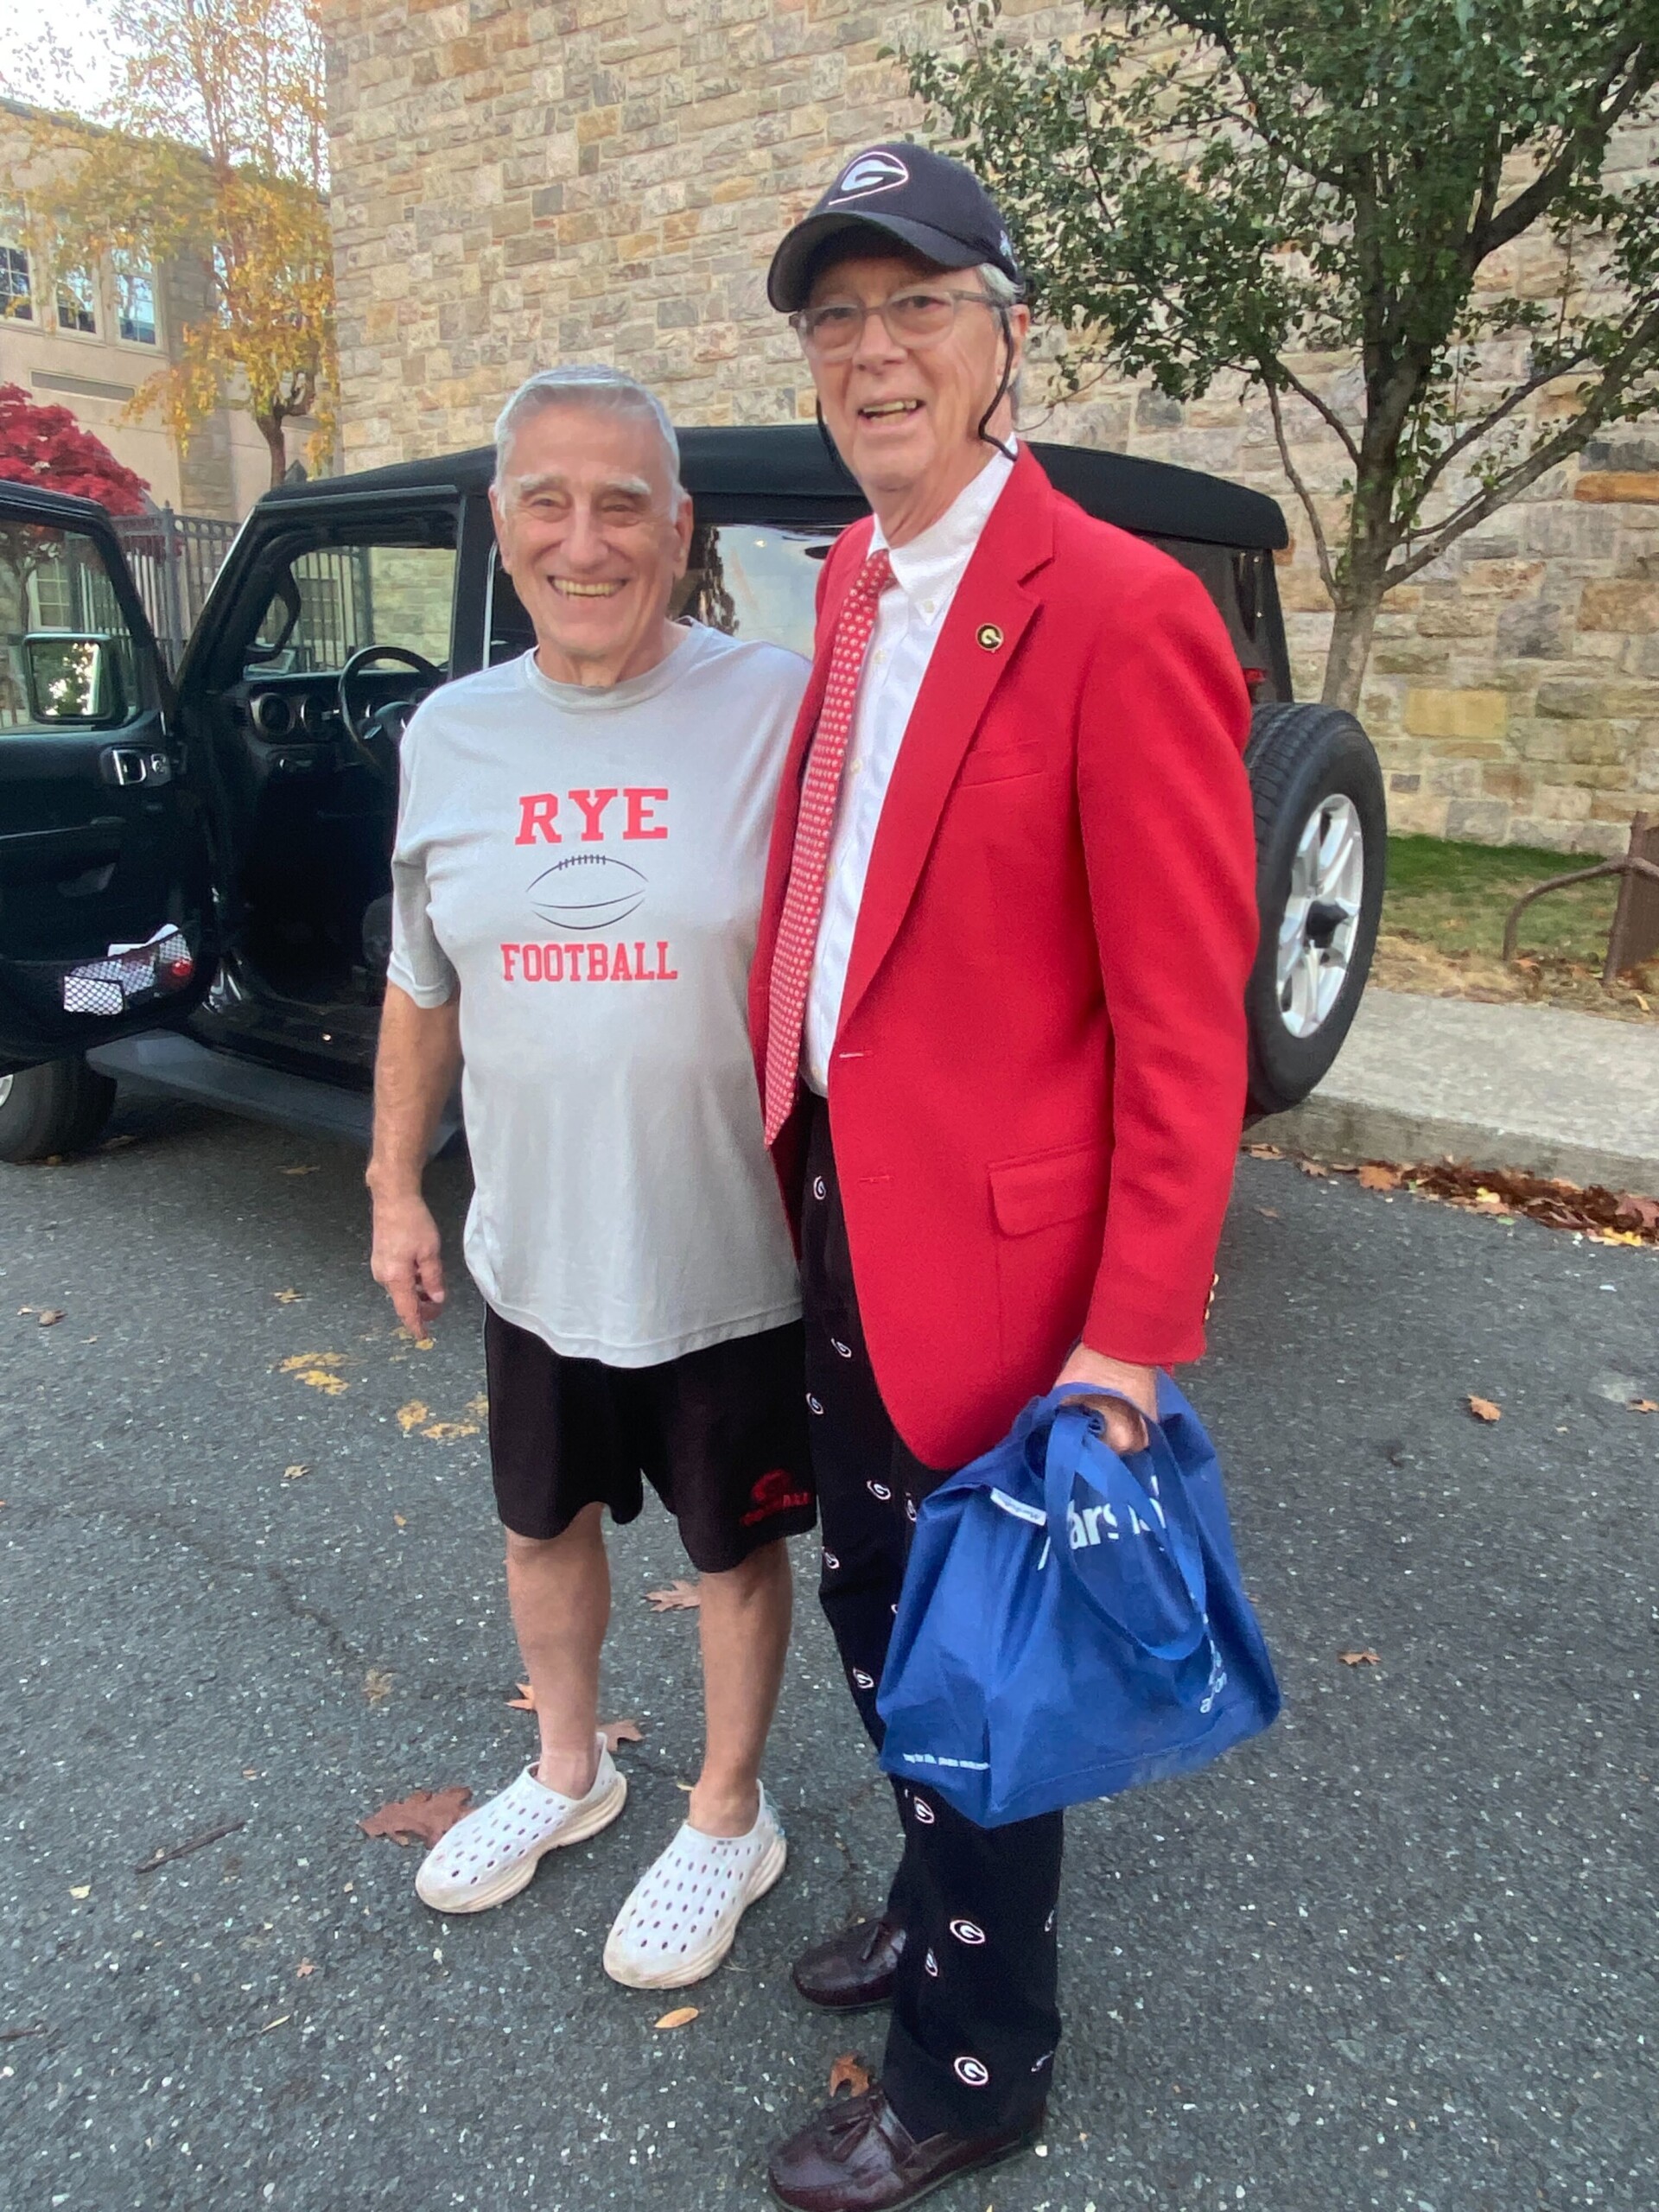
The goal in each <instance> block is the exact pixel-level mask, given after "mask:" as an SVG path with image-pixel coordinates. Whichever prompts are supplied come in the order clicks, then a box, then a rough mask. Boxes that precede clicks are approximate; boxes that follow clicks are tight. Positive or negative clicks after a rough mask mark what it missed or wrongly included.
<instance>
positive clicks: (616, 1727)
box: [599, 1720, 645, 1752]
mask: <svg viewBox="0 0 1659 2212" xmlns="http://www.w3.org/2000/svg"><path fill="white" fill-rule="evenodd" d="M599 1732H600V1734H601V1736H602V1737H603V1738H605V1748H606V1750H607V1751H611V1752H614V1751H616V1749H617V1748H618V1746H619V1745H622V1744H643V1743H644V1742H645V1732H644V1731H643V1730H642V1729H641V1727H640V1726H639V1722H638V1721H637V1720H601V1722H600V1724H599Z"/></svg>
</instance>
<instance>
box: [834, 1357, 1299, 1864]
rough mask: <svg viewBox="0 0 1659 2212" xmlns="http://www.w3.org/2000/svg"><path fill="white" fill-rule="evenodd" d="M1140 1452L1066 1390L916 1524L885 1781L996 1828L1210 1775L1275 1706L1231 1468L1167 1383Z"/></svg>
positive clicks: (1040, 1405) (888, 1712) (881, 1701)
mask: <svg viewBox="0 0 1659 2212" xmlns="http://www.w3.org/2000/svg"><path fill="white" fill-rule="evenodd" d="M1158 1414H1159V1418H1158V1420H1157V1421H1155V1422H1149V1423H1148V1424H1147V1434H1148V1443H1147V1449H1146V1450H1145V1451H1144V1452H1133V1453H1131V1454H1130V1455H1129V1456H1128V1458H1120V1457H1119V1455H1118V1454H1117V1453H1116V1452H1114V1451H1113V1450H1112V1449H1111V1447H1110V1446H1109V1445H1108V1443H1107V1442H1106V1440H1105V1435H1104V1433H1103V1424H1102V1422H1101V1420H1100V1418H1099V1416H1098V1414H1095V1413H1092V1412H1090V1410H1089V1408H1086V1407H1084V1406H1083V1405H1081V1404H1079V1402H1077V1398H1076V1397H1075V1396H1068V1395H1066V1394H1065V1393H1062V1392H1059V1391H1054V1392H1052V1393H1051V1394H1050V1395H1048V1396H1047V1397H1046V1398H1035V1399H1033V1401H1032V1402H1031V1404H1030V1405H1028V1406H1027V1408H1026V1409H1025V1411H1024V1412H1023V1413H1022V1414H1020V1418H1019V1420H1018V1421H1016V1422H1015V1423H1014V1428H1013V1430H1012V1431H1011V1433H1009V1434H1008V1435H1007V1437H1006V1438H1005V1439H1004V1440H1003V1441H1002V1442H1001V1444H999V1445H998V1446H996V1448H995V1450H994V1451H991V1452H987V1453H986V1454H985V1456H984V1457H983V1458H982V1459H976V1460H975V1461H974V1462H973V1463H972V1464H971V1465H969V1466H966V1467H964V1468H963V1469H962V1471H960V1473H958V1474H955V1475H952V1476H951V1477H950V1479H949V1481H947V1482H945V1483H943V1484H940V1486H939V1488H938V1490H936V1491H933V1493H932V1494H931V1497H928V1498H926V1499H925V1501H924V1503H923V1505H922V1508H921V1510H920V1512H919V1514H918V1516H917V1522H916V1530H915V1535H914V1537H913V1539H912V1545H911V1552H910V1558H909V1561H908V1563H907V1565H906V1569H905V1584H904V1591H903V1593H902V1595H901V1597H900V1599H899V1614H898V1618H897V1620H896V1621H895V1622H894V1624H893V1641H892V1643H891V1645H890V1646H889V1649H888V1652H887V1666H886V1668H885V1669H884V1670H883V1672H882V1676H881V1687H880V1692H879V1694H878V1695H877V1699H876V1707H877V1710H878V1712H879V1713H880V1716H881V1719H882V1720H883V1722H884V1723H885V1724H886V1735H885V1738H884V1740H883V1743H882V1747H881V1764H882V1765H883V1766H884V1767H885V1768H886V1769H887V1771H888V1773H889V1774H892V1775H895V1776H897V1777H899V1779H901V1780H903V1781H906V1782H918V1783H921V1782H925V1783H927V1785H928V1786H929V1788H930V1789H936V1790H938V1793H939V1795H940V1796H942V1797H944V1798H945V1799H947V1800H948V1801H949V1802H950V1804H952V1805H954V1806H955V1807H956V1808H957V1811H958V1812H961V1813H964V1814H966V1815H967V1816H968V1818H969V1820H971V1821H976V1822H977V1823H978V1825H979V1826H980V1827H1000V1826H1001V1825H1002V1824H1003V1823H1004V1822H1005V1821H1022V1820H1028V1819H1030V1818H1031V1817H1032V1816H1033V1815H1035V1814H1038V1813H1051V1812H1054V1811H1057V1810H1058V1808H1060V1807H1061V1806H1064V1805H1074V1804H1077V1803H1080V1802H1082V1801H1083V1800H1084V1799H1085V1798H1090V1797H1110V1796H1116V1794H1117V1792H1118V1791H1119V1790H1122V1789H1132V1788H1133V1787H1134V1786H1135V1784H1136V1783H1143V1782H1158V1781H1162V1780H1163V1779H1164V1778H1165V1777H1167V1776H1170V1775H1177V1774H1188V1773H1191V1772H1192V1770H1193V1769H1194V1768H1197V1767H1200V1766H1204V1765H1205V1764H1207V1763H1208V1762H1209V1761H1210V1760H1211V1759H1212V1758H1216V1757H1217V1755H1218V1754H1219V1753H1220V1752H1222V1751H1226V1750H1228V1749H1229V1748H1230V1745H1234V1744H1237V1743H1242V1742H1243V1739H1244V1738H1246V1737H1247V1736H1254V1735H1255V1734H1257V1733H1258V1732H1260V1731H1261V1730H1262V1729H1263V1728H1266V1727H1268V1726H1269V1725H1270V1724H1271V1723H1272V1721H1273V1719H1274V1715H1275V1714H1276V1713H1278V1710H1279V1685H1278V1683H1277V1682H1276V1681H1274V1673H1273V1664H1272V1662H1271V1661H1270V1660H1269V1658H1268V1650H1267V1646H1266V1644H1265V1643H1263V1642H1262V1632H1261V1630H1260V1629H1259V1628H1258V1627H1257V1626H1256V1622H1255V1613H1254V1611H1252V1610H1251V1606H1250V1603H1249V1599H1248V1598H1247V1597H1246V1596H1245V1594H1244V1592H1243V1587H1242V1586H1241V1584H1240V1581H1239V1574H1238V1561H1237V1559H1236V1556H1235V1554H1234V1551H1233V1540H1232V1533H1231V1530H1230V1528H1229V1525H1228V1521H1227V1507H1226V1503H1225V1500H1224V1497H1223V1496H1222V1485H1221V1470H1220V1468H1219V1467H1218V1466H1217V1464H1216V1455H1215V1452H1214V1450H1213V1448H1212V1447H1211V1442H1210V1439H1209V1438H1208V1436H1207V1435H1206V1434H1205V1430H1204V1425H1203V1423H1202V1422H1201V1421H1199V1419H1198V1415H1197V1414H1195V1413H1194V1412H1193V1410H1192V1407H1191V1406H1189V1405H1188V1403H1187V1402H1186V1400H1185V1398H1184V1397H1183V1396H1182V1395H1181V1394H1180V1392H1179V1390H1178V1389H1176V1387H1175V1385H1174V1384H1173V1383H1172V1382H1171V1381H1170V1380H1169V1378H1168V1377H1167V1376H1163V1375H1160V1376H1159V1378H1158Z"/></svg>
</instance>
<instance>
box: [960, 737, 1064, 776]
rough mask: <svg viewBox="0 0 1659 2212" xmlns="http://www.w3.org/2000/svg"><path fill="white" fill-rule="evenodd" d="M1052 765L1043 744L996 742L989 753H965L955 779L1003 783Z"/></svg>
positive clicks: (1051, 760) (1051, 757)
mask: <svg viewBox="0 0 1659 2212" xmlns="http://www.w3.org/2000/svg"><path fill="white" fill-rule="evenodd" d="M1053 765H1054V762H1053V755H1052V753H1051V752H1050V750H1049V748H1048V747H1046V746H1044V745H999V746H997V747H995V748H993V749H992V750H991V751H989V752H986V753H969V754H968V755H967V757H966V759H965V760H963V764H962V767H961V769H960V771H959V772H958V774H957V784H958V785H962V784H1005V783H1007V781H1008V780H1009V779H1010V778H1012V777H1014V776H1035V775H1039V774H1040V773H1041V772H1042V771H1043V770H1044V769H1045V768H1049V767H1052V766H1053Z"/></svg>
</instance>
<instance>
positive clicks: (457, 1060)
mask: <svg viewBox="0 0 1659 2212" xmlns="http://www.w3.org/2000/svg"><path fill="white" fill-rule="evenodd" d="M460 1066H461V995H460V993H459V992H458V991H457V992H453V993H452V994H451V995H450V996H449V997H448V999H446V1000H445V1001H443V1003H442V1005H441V1006H433V1007H424V1006H417V1005H416V1002H415V1001H414V1000H413V999H412V998H411V997H410V995H409V993H408V992H407V991H404V990H400V989H399V988H398V987H397V984H396V983H388V984H387V986H386V999H385V1007H383V1009H382V1011H381V1015H380V1042H379V1046H378V1050H377V1052H376V1053H375V1061H374V1150H373V1153H372V1155H371V1156H370V1160H369V1166H368V1173H367V1174H366V1176H365V1181H366V1182H367V1184H368V1186H369V1191H370V1194H371V1196H372V1199H373V1201H374V1251H373V1257H372V1261H371V1262H370V1264H371V1267H372V1272H373V1274H374V1279H375V1281H377V1282H378V1283H379V1284H381V1285H382V1286H383V1287H385V1291H386V1293H387V1294H388V1295H389V1296H390V1298H391V1302H392V1304H393V1306H396V1308H397V1319H399V1320H400V1321H401V1322H402V1323H403V1325H404V1327H405V1328H406V1329H407V1330H408V1331H409V1332H410V1334H411V1335H412V1336H416V1337H423V1336H425V1335H426V1334H427V1332H428V1330H429V1325H430V1324H431V1323H432V1321H433V1320H434V1319H435V1318H436V1316H437V1314H438V1313H439V1311H440V1310H441V1308H442V1305H443V1263H442V1260H441V1258H440V1257H439V1251H438V1247H439V1241H440V1240H439V1236H438V1224H436V1222H435V1221H434V1220H433V1218H432V1216H431V1214H430V1213H429V1211H428V1210H427V1205H426V1201H425V1199H424V1198H423V1197H422V1196H421V1175H422V1172H423V1169H424V1167H425V1166H426V1155H427V1150H428V1147H429V1146H430V1144H431V1141H432V1133H433V1131H434V1130H435V1128H436V1127H437V1125H438V1116H439V1115H440V1114H441V1113H442V1111H443V1106H444V1101H445V1100H446V1099H447V1098H448V1096H449V1093H450V1091H451V1090H452V1089H453V1088H454V1080H455V1076H456V1074H457V1072H458V1071H459V1069H460Z"/></svg>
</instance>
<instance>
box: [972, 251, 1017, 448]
mask: <svg viewBox="0 0 1659 2212" xmlns="http://www.w3.org/2000/svg"><path fill="white" fill-rule="evenodd" d="M974 274H975V276H976V277H978V279H979V281H980V283H982V285H983V286H984V287H985V290H986V293H987V295H988V297H989V298H991V299H992V300H994V301H995V302H996V304H997V306H998V307H1000V308H1012V307H1018V306H1019V304H1020V301H1021V300H1023V299H1024V298H1025V296H1026V294H1025V287H1024V286H1023V285H1021V284H1016V283H1014V279H1013V277H1010V276H1009V275H1008V273H1007V270H1006V269H999V268H998V267H997V265H996V264H995V262H994V261H982V262H981V263H979V264H978V265H977V267H976V269H975V270H974ZM1025 381H1026V372H1025V371H1024V369H1023V368H1022V369H1021V370H1020V372H1019V374H1018V375H1017V376H1016V377H1015V378H1014V381H1013V383H1012V384H1011V385H1009V386H1008V404H1009V406H1010V407H1011V408H1012V409H1013V410H1014V417H1015V420H1016V421H1017V420H1018V418H1019V414H1020V387H1021V386H1022V385H1024V383H1025Z"/></svg>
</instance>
